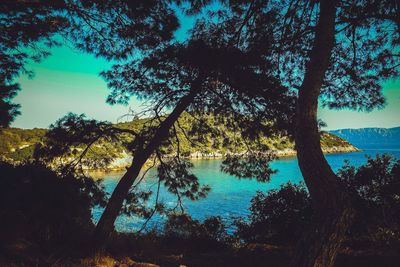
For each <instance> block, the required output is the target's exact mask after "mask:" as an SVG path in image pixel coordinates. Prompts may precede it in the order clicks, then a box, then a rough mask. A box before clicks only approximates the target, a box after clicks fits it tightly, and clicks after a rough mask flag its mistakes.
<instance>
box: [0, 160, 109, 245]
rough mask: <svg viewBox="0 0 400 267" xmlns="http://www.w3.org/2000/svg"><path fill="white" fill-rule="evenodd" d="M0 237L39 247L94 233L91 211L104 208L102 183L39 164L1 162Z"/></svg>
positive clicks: (66, 241) (71, 240) (74, 239)
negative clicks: (96, 207)
mask: <svg viewBox="0 0 400 267" xmlns="http://www.w3.org/2000/svg"><path fill="white" fill-rule="evenodd" d="M0 188H1V190H2V193H1V194H0V214H1V215H0V217H1V220H0V236H2V239H1V241H3V242H7V241H12V240H15V239H18V238H23V239H27V240H29V241H30V242H33V243H35V244H38V245H49V246H51V245H55V244H57V245H60V244H61V245H62V244H66V243H68V242H75V241H77V240H79V239H81V238H83V236H84V235H85V234H87V233H89V231H91V230H92V227H93V223H92V220H91V208H92V207H93V206H94V205H104V201H105V193H104V191H103V188H102V187H101V186H100V184H99V182H95V181H93V180H92V179H91V178H88V177H84V176H78V177H77V176H74V175H72V174H68V175H59V174H57V173H56V172H54V171H52V170H50V169H49V168H47V167H45V166H43V165H40V164H36V163H27V164H25V165H17V166H13V165H10V164H8V163H0Z"/></svg>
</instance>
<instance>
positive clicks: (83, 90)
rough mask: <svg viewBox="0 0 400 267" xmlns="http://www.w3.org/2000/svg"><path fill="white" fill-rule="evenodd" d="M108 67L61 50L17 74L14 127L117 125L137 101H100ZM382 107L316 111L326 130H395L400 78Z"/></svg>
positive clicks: (105, 92) (389, 84)
mask: <svg viewBox="0 0 400 267" xmlns="http://www.w3.org/2000/svg"><path fill="white" fill-rule="evenodd" d="M109 67H110V63H108V62H107V61H105V60H103V59H100V58H95V57H94V56H92V55H89V54H83V53H81V52H78V51H74V50H73V49H71V48H69V47H67V46H62V47H57V48H54V49H52V55H51V56H50V57H48V58H46V59H45V60H44V61H42V62H41V63H39V64H38V63H34V64H31V65H30V68H31V69H32V70H33V71H34V73H35V76H34V77H33V78H32V79H29V78H28V77H26V76H21V77H20V78H19V79H18V81H19V82H20V84H21V88H22V90H21V91H20V93H19V94H18V96H17V97H16V98H15V102H16V103H19V104H21V113H22V114H21V115H20V116H18V117H17V118H16V120H15V121H14V122H13V124H12V126H13V127H18V128H35V127H38V128H47V127H48V126H49V125H50V124H51V123H54V122H55V121H56V120H57V119H59V118H61V117H62V116H64V115H65V114H67V113H68V112H74V113H77V114H81V113H85V114H86V115H87V116H88V117H89V118H95V119H99V120H107V121H111V122H117V121H121V120H123V119H124V118H121V116H123V115H124V114H127V113H128V111H129V109H132V110H134V111H139V110H140V104H141V103H140V102H139V101H138V100H136V99H134V98H132V99H131V101H130V103H129V105H128V106H124V105H114V106H111V105H109V104H107V103H106V102H105V99H106V97H107V95H108V93H109V89H108V88H107V85H106V83H105V81H104V80H103V79H102V78H101V77H100V76H99V75H98V73H99V72H100V71H102V70H105V69H107V68H109ZM383 87H384V90H383V93H384V95H385V97H386V99H387V104H386V106H385V107H384V108H383V109H381V110H374V111H372V112H356V111H349V110H342V111H337V110H329V109H322V108H320V110H319V117H320V118H321V119H322V120H323V121H325V122H326V123H327V124H328V127H327V128H326V130H332V129H341V128H364V127H396V126H400V80H397V81H389V82H387V83H385V84H384V86H383Z"/></svg>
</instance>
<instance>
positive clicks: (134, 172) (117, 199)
mask: <svg viewBox="0 0 400 267" xmlns="http://www.w3.org/2000/svg"><path fill="white" fill-rule="evenodd" d="M199 88H200V84H199V79H198V80H196V81H195V82H194V83H193V84H192V90H191V91H190V92H189V94H188V95H186V96H184V97H182V98H181V99H180V101H179V102H178V104H177V105H176V107H175V109H174V110H173V111H172V113H171V114H169V115H168V117H167V118H166V119H165V120H164V121H162V122H161V123H160V126H159V127H158V129H157V131H156V132H155V134H154V136H153V137H152V139H151V140H149V141H148V142H147V145H146V144H144V143H143V144H142V146H141V147H140V148H139V149H137V150H136V152H135V155H134V157H133V159H132V164H131V166H130V167H129V168H128V169H127V172H126V173H125V174H124V176H122V178H121V180H120V181H119V182H118V184H117V186H116V188H115V189H114V192H113V193H112V195H111V198H110V200H109V201H108V204H107V206H106V208H105V210H104V212H103V214H102V215H101V218H100V220H99V222H98V223H97V226H96V229H95V232H94V240H93V241H94V243H93V244H94V247H95V249H99V248H101V247H102V246H103V245H104V244H105V242H106V241H107V239H108V237H109V235H110V234H111V233H112V232H113V231H114V222H115V220H116V218H117V217H118V215H119V212H120V210H121V208H122V204H123V201H124V199H125V198H126V196H127V194H128V192H129V189H130V188H131V186H132V185H133V183H134V182H135V179H136V178H137V177H138V175H139V173H140V170H141V169H142V167H143V165H144V164H145V163H146V161H147V160H148V158H149V157H150V156H151V155H152V154H153V153H154V151H155V150H156V149H157V147H159V146H160V145H161V142H162V141H163V140H165V139H166V138H167V137H168V134H169V130H170V129H171V127H172V126H173V124H174V123H175V122H176V121H177V120H178V118H179V116H180V115H181V114H182V112H184V111H185V110H186V108H187V107H188V106H189V105H190V104H191V103H192V102H193V100H194V98H195V96H196V95H197V93H198V92H199V90H200V89H199Z"/></svg>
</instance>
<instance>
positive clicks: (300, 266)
mask: <svg viewBox="0 0 400 267" xmlns="http://www.w3.org/2000/svg"><path fill="white" fill-rule="evenodd" d="M335 2H336V1H333V0H332V1H331V0H324V1H321V2H320V15H319V21H318V24H317V27H316V33H315V40H314V44H313V48H312V50H311V54H310V60H309V62H308V63H307V65H306V72H305V76H304V80H303V84H302V85H301V87H300V89H299V95H298V103H297V110H296V134H295V141H296V149H297V158H298V162H299V166H300V169H301V172H302V174H303V177H304V180H305V183H306V185H307V187H308V190H309V192H310V196H311V199H312V203H313V208H314V222H313V225H312V226H311V227H310V229H309V231H308V232H306V233H305V234H304V236H303V238H302V239H301V240H300V241H299V244H298V246H297V248H296V250H295V253H294V257H293V261H292V263H293V264H292V265H293V266H296V267H311V266H314V267H316V266H319V267H330V266H333V264H334V260H335V257H336V255H337V253H338V250H339V248H340V245H341V242H342V241H343V239H344V237H345V233H346V230H347V229H348V228H349V226H350V225H351V223H352V221H353V217H354V209H353V207H352V204H351V197H350V194H349V192H348V191H347V189H346V187H345V186H344V185H343V184H342V183H341V182H340V181H339V179H338V178H337V176H336V175H335V173H334V172H333V171H332V169H331V167H330V166H329V164H328V162H327V161H326V159H325V157H324V155H323V153H322V149H321V144H320V134H319V131H318V123H317V108H318V97H319V95H320V90H321V86H322V83H323V79H324V76H325V72H326V70H327V68H328V66H329V61H330V56H331V52H332V48H333V45H334V42H335V16H336V6H335V5H336V3H335Z"/></svg>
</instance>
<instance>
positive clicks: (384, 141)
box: [329, 127, 400, 146]
mask: <svg viewBox="0 0 400 267" xmlns="http://www.w3.org/2000/svg"><path fill="white" fill-rule="evenodd" d="M329 132H330V133H333V134H335V135H337V136H339V137H341V138H344V139H346V140H348V141H349V142H350V143H352V144H354V145H355V146H364V145H400V127H395V128H360V129H341V130H334V131H329Z"/></svg>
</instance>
